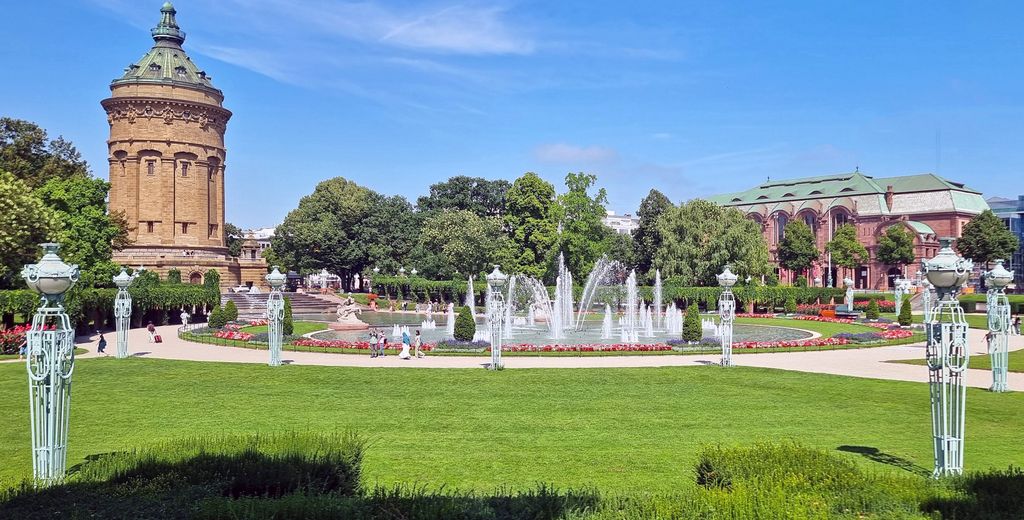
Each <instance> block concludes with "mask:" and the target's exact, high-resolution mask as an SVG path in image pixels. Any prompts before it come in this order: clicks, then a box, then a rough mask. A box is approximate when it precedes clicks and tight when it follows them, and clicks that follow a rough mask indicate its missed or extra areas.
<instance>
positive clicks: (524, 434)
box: [0, 358, 1024, 492]
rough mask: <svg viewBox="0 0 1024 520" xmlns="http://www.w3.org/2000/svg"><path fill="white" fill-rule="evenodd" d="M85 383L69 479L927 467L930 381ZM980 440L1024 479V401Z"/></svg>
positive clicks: (98, 365) (519, 376)
mask: <svg viewBox="0 0 1024 520" xmlns="http://www.w3.org/2000/svg"><path fill="white" fill-rule="evenodd" d="M74 378H75V379H74V400H73V406H74V408H73V410H72V413H71V438H70V459H69V466H73V465H74V464H76V463H78V462H80V461H82V460H83V459H84V458H85V457H88V456H90V455H94V454H98V453H105V452H109V451H112V450H119V449H125V448H127V447H131V446H136V445H145V444H147V443H152V442H156V441H160V440H165V439H169V438H174V437H181V436H188V435H195V434H205V433H217V432H239V433H250V432H261V431H263V432H270V431H289V430H298V431H308V430H312V431H332V430H353V431H356V432H358V433H360V434H362V435H364V436H365V437H366V438H368V439H369V440H370V442H371V446H370V448H369V450H368V452H367V455H366V461H365V471H366V473H365V479H364V482H365V483H367V484H368V485H373V484H374V483H377V482H379V483H396V482H405V483H415V484H424V485H430V486H435V485H442V484H444V485H448V486H454V487H457V488H460V489H476V490H480V491H485V492H491V491H493V490H494V489H495V488H496V487H498V486H500V485H508V486H511V487H513V488H515V489H524V488H531V487H533V486H534V485H535V484H536V483H537V482H540V481H543V482H551V483H554V484H556V485H557V486H559V487H561V488H563V489H564V488H566V487H570V486H572V487H579V486H584V485H594V486H598V487H599V488H600V489H602V490H603V491H606V492H620V491H621V492H637V491H641V492H668V491H675V490H678V489H679V488H680V486H691V485H692V482H693V474H692V468H693V464H694V462H695V453H696V450H697V449H698V447H699V446H701V445H703V444H717V443H724V444H734V443H742V444H745V443H749V442H751V441H755V440H762V439H771V440H782V439H795V440H799V441H801V442H803V443H806V444H808V445H810V446H814V447H821V448H825V449H828V450H837V449H838V448H839V447H846V448H844V449H842V450H840V451H842V453H843V454H844V456H849V457H854V458H856V459H857V460H864V461H867V459H864V458H861V456H859V455H853V454H850V453H849V452H871V451H872V450H878V453H880V454H881V455H879V456H876V457H874V458H876V459H886V458H889V459H891V460H896V461H905V462H906V463H910V464H914V465H916V466H919V467H921V468H930V467H931V464H932V461H931V457H932V455H931V430H930V428H931V426H930V424H931V423H930V420H929V414H928V390H927V386H926V385H923V384H919V383H906V382H895V381H877V380H868V379H856V378H846V377H840V376H827V375H815V374H805V373H799V372H786V371H777V370H768V369H754V368H734V369H722V368H720V367H717V366H707V367H683V368H651V369H565V370H556V369H536V370H505V371H500V372H489V371H485V370H482V369H480V370H477V369H466V370H455V369H452V370H440V369H438V370H428V369H413V368H410V369H394V368H381V369H366V368H337V367H313V366H284V367H279V368H270V367H267V366H264V365H249V364H240V363H238V364H236V363H223V364H222V363H200V362H184V361H167V360H157V359H145V358H132V359H127V360H117V359H113V358H102V359H85V360H81V361H80V362H79V363H78V364H77V366H76V369H75V375H74ZM26 384H27V383H26V377H25V373H24V367H23V366H21V365H19V364H2V365H0V393H2V395H5V396H7V399H4V400H3V401H2V402H0V417H3V418H4V420H3V421H0V477H2V478H5V479H12V478H18V477H23V476H25V475H28V474H29V472H30V458H29V436H28V427H27V426H28V410H27V406H26V402H25V401H26V399H24V396H25V394H26ZM967 428H968V442H967V454H966V458H967V462H966V464H967V467H968V468H969V469H983V468H989V467H992V466H995V467H1001V468H1005V467H1006V466H1007V465H1008V464H1014V465H1017V466H1021V465H1022V464H1024V450H1021V449H1020V438H1019V432H1020V431H1022V430H1024V393H1011V394H992V393H989V392H986V391H982V390H976V389H969V390H968V420H967ZM876 455H877V453H876ZM892 458H895V459H892ZM866 463H868V462H866ZM902 463H904V462H901V464H902ZM869 464H872V465H875V466H874V467H876V468H889V467H891V466H883V465H880V464H878V463H875V462H870V463H869ZM876 464H877V465H876Z"/></svg>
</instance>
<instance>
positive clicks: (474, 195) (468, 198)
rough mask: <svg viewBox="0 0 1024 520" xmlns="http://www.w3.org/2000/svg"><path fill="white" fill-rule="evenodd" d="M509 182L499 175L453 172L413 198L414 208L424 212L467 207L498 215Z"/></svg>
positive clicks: (475, 213)
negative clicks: (491, 176)
mask: <svg viewBox="0 0 1024 520" xmlns="http://www.w3.org/2000/svg"><path fill="white" fill-rule="evenodd" d="M509 187H511V185H510V184H509V182H508V181H506V180H503V179H498V180H494V181H491V180H487V179H484V178H481V177H467V176H465V175H457V176H455V177H452V178H450V179H448V180H447V181H445V182H439V183H437V184H433V185H431V186H430V195H427V196H425V197H420V198H419V199H417V200H416V209H417V210H419V211H420V212H424V213H432V212H437V211H446V210H447V211H469V212H472V213H473V214H474V215H476V216H478V217H498V216H501V212H502V209H503V208H504V207H505V194H506V193H507V192H508V190H509Z"/></svg>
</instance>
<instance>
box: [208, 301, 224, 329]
mask: <svg viewBox="0 0 1024 520" xmlns="http://www.w3.org/2000/svg"><path fill="white" fill-rule="evenodd" d="M227 323H228V320H227V318H225V317H224V309H223V308H221V306H220V305H218V306H216V307H214V308H213V310H212V311H210V315H209V316H207V317H206V325H207V326H208V327H210V328H211V329H222V328H224V325H227Z"/></svg>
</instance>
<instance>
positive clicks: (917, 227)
mask: <svg viewBox="0 0 1024 520" xmlns="http://www.w3.org/2000/svg"><path fill="white" fill-rule="evenodd" d="M906 224H907V225H908V226H910V227H911V229H913V230H914V231H915V232H917V234H919V235H934V234H935V230H934V229H932V227H931V226H929V225H928V224H925V223H924V222H918V221H916V220H908V221H906Z"/></svg>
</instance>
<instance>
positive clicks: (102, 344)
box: [96, 331, 107, 355]
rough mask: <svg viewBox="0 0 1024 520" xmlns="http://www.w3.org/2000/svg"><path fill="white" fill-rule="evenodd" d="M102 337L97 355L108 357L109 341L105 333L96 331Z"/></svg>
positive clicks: (97, 348)
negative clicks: (104, 335)
mask: <svg viewBox="0 0 1024 520" xmlns="http://www.w3.org/2000/svg"><path fill="white" fill-rule="evenodd" d="M96 332H97V333H98V334H99V335H100V341H99V343H97V344H96V353H97V354H103V355H106V354H107V352H106V350H107V339H106V338H104V337H103V333H102V332H100V331H96Z"/></svg>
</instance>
